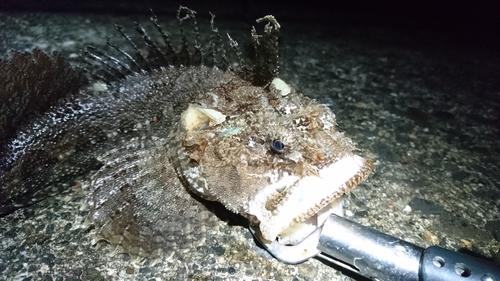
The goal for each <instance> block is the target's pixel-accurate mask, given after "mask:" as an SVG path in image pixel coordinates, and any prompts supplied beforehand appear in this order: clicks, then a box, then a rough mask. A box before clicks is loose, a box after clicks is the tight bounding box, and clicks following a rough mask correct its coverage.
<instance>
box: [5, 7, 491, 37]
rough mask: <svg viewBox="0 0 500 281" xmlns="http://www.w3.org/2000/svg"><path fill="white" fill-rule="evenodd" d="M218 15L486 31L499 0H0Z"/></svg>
mask: <svg viewBox="0 0 500 281" xmlns="http://www.w3.org/2000/svg"><path fill="white" fill-rule="evenodd" d="M180 4H182V5H184V6H188V7H189V8H191V9H193V10H195V11H211V12H213V13H215V14H216V15H217V16H218V17H228V18H229V17H238V18H243V19H244V18H252V19H253V18H255V17H259V16H262V13H263V12H266V13H270V14H273V15H275V16H277V17H280V18H281V19H282V20H297V21H299V20H300V21H314V22H323V23H350V24H377V25H393V26H405V27H431V28H440V29H441V28H442V29H463V30H467V31H473V30H475V31H477V32H490V31H493V30H495V31H498V30H499V29H500V4H499V3H498V1H494V0H491V1H404V0H398V1H396V0H390V1H368V0H366V1H363V0H354V1H353V0H350V1H300V2H293V1H282V2H275V1H262V0H260V1H249V0H243V1H235V0H223V1H213V2H210V1H199V0H183V1H165V0H163V1H161V0H142V1H133V0H120V1H118V0H108V1H103V0H85V1H74V0H40V1H34V0H2V1H0V9H2V10H4V11H47V12H89V13H113V14H130V13H134V14H136V13H149V9H150V8H152V9H154V11H155V13H156V14H163V13H173V12H175V11H176V10H177V8H178V7H179V5H180Z"/></svg>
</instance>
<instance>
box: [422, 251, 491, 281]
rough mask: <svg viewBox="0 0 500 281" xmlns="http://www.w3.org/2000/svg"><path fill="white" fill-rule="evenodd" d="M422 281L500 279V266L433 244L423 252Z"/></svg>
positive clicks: (481, 280)
mask: <svg viewBox="0 0 500 281" xmlns="http://www.w3.org/2000/svg"><path fill="white" fill-rule="evenodd" d="M419 280H421V281H438V280H443V281H448V280H453V281H460V280H464V281H500V266H499V265H495V264H493V263H490V262H488V261H484V260H481V259H478V258H475V257H472V256H469V255H465V254H462V253H458V252H454V251H450V250H446V249H443V248H441V247H437V246H431V247H429V248H427V249H425V251H424V252H423V254H422V257H421V260H420V270H419Z"/></svg>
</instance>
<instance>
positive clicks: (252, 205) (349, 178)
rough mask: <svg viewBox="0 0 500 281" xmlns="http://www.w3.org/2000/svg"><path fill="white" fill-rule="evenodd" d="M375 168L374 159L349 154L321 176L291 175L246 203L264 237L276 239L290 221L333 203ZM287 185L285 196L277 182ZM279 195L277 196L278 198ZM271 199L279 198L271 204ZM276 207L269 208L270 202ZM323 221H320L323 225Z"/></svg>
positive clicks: (304, 216)
mask: <svg viewBox="0 0 500 281" xmlns="http://www.w3.org/2000/svg"><path fill="white" fill-rule="evenodd" d="M372 169H373V164H372V162H371V160H365V159H363V158H362V157H360V156H357V155H349V156H345V157H343V158H341V159H340V160H338V161H336V162H334V163H332V164H330V165H329V166H326V167H324V168H323V169H321V170H320V171H319V175H318V176H306V177H303V178H298V177H297V176H293V175H290V176H288V178H287V176H285V177H283V178H281V179H280V180H279V181H278V182H276V183H274V184H271V185H269V186H267V187H265V188H263V189H262V190H261V191H260V192H259V194H257V195H256V196H255V197H254V199H253V200H250V201H249V203H248V204H247V205H246V206H245V209H246V210H245V211H246V213H247V214H249V215H251V216H252V217H255V218H256V222H257V223H255V224H257V225H258V226H259V230H260V233H261V234H262V238H263V240H266V241H274V240H276V238H277V237H278V236H279V234H280V233H281V232H282V231H283V230H285V229H287V228H288V227H290V226H291V225H294V224H297V223H301V222H303V221H305V220H307V219H308V218H310V217H311V216H313V215H315V214H317V213H318V212H319V211H320V210H322V209H323V208H325V207H326V206H327V205H328V204H330V203H332V202H333V201H334V200H335V199H336V198H339V197H340V196H342V195H343V194H345V193H346V192H347V191H349V190H350V189H352V188H353V187H354V186H356V185H357V184H359V183H360V182H361V181H362V180H364V179H365V178H366V177H367V176H368V174H369V173H370V172H371V170H372ZM279 185H287V186H288V187H287V188H286V189H285V190H286V191H285V192H284V194H283V196H282V197H280V196H281V195H280V194H278V191H276V189H277V188H276V186H279ZM276 198H278V199H276ZM268 200H276V202H278V203H276V204H274V203H273V204H270V203H269V201H268ZM270 205H271V206H273V207H274V206H275V208H269V206H270ZM323 223H324V221H323V222H319V223H318V225H317V226H318V227H320V226H321V225H322V224H323Z"/></svg>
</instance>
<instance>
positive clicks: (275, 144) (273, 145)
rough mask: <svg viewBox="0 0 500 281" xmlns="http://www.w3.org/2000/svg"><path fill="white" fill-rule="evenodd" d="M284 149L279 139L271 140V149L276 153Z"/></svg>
mask: <svg viewBox="0 0 500 281" xmlns="http://www.w3.org/2000/svg"><path fill="white" fill-rule="evenodd" d="M284 149H285V144H283V143H282V142H281V141H280V140H276V139H275V140H273V142H272V143H271V150H272V151H274V152H277V153H281V152H283V150H284Z"/></svg>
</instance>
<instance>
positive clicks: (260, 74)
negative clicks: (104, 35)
mask: <svg viewBox="0 0 500 281" xmlns="http://www.w3.org/2000/svg"><path fill="white" fill-rule="evenodd" d="M195 14H196V13H195V11H193V10H191V9H188V8H186V7H183V6H181V7H180V8H179V10H178V13H177V19H178V20H179V26H180V34H181V46H180V48H179V49H176V48H175V47H174V46H173V44H172V43H171V38H169V36H168V34H167V32H165V31H164V30H163V29H162V28H161V26H160V24H159V22H158V20H157V18H156V16H154V15H153V17H152V22H153V25H154V26H155V27H156V28H157V32H158V33H159V34H160V36H161V37H162V39H163V44H162V45H160V44H159V43H157V42H155V41H154V40H153V39H152V37H150V35H149V33H148V32H147V31H146V30H145V29H144V28H143V27H142V26H140V25H139V24H136V25H135V29H136V31H137V32H138V33H139V34H140V36H141V37H142V38H143V41H144V46H143V47H139V46H137V45H136V44H135V43H134V42H133V40H132V39H130V37H129V36H128V34H127V33H126V32H125V31H124V29H123V28H122V27H120V26H117V27H116V29H117V31H118V32H120V33H121V34H122V35H123V37H124V38H125V41H126V42H127V43H128V44H130V46H131V48H132V51H128V52H127V51H125V50H123V49H122V48H121V47H119V46H118V45H117V44H114V43H112V42H109V43H108V45H109V46H110V48H111V49H113V50H114V51H115V54H111V53H110V52H106V51H103V50H101V49H99V48H96V47H93V46H89V47H88V48H87V50H86V55H85V61H84V65H85V67H84V68H82V69H79V68H73V67H71V66H70V65H69V64H68V62H67V61H66V60H65V59H64V58H62V57H61V56H60V55H59V54H57V53H55V54H52V55H47V54H45V53H43V52H41V51H38V50H33V52H32V54H31V55H25V54H21V53H14V54H13V55H12V59H11V60H10V61H7V62H2V63H1V64H0V70H1V71H0V72H1V74H0V82H1V83H0V84H1V85H3V86H0V87H2V88H0V97H2V108H1V112H2V113H1V118H0V122H1V123H0V126H1V130H2V131H1V133H2V138H1V139H0V148H1V151H0V185H1V188H0V216H6V215H8V214H10V213H12V212H14V211H16V210H17V209H19V208H22V207H25V206H29V205H33V204H36V203H37V202H39V201H41V200H44V199H45V198H47V197H49V196H52V195H54V194H58V193H60V192H63V191H64V190H65V189H67V188H68V187H69V186H72V185H74V184H75V183H76V182H78V180H79V179H81V178H82V177H83V178H86V177H88V178H90V190H89V192H88V195H87V199H86V202H85V204H86V206H87V208H88V210H89V213H88V220H89V221H90V223H91V224H92V225H93V226H94V228H95V230H96V234H97V236H98V237H100V239H103V240H105V241H107V242H109V243H110V244H112V245H116V246H118V247H120V248H121V249H123V251H125V252H127V253H129V254H130V255H133V256H141V257H151V256H161V255H164V254H165V253H168V252H169V250H170V249H171V245H172V244H173V243H178V240H179V239H182V240H183V242H182V243H199V241H203V239H206V233H205V232H206V230H207V229H210V228H211V227H215V226H216V225H217V224H218V223H219V221H220V218H219V217H218V216H217V215H216V214H214V205H212V204H211V203H210V202H212V201H213V202H219V203H220V204H221V205H222V206H223V207H224V208H225V209H226V210H228V211H229V212H232V213H234V214H238V215H240V216H242V217H243V218H245V219H247V220H248V222H249V224H250V225H252V226H254V227H256V228H257V229H258V231H259V235H260V237H261V238H262V239H261V240H263V241H278V242H279V243H282V244H286V245H293V244H296V243H299V242H300V241H302V240H303V239H304V238H305V237H306V236H308V235H309V234H310V233H311V232H312V231H313V230H314V229H316V228H318V227H321V225H322V224H323V223H324V221H325V220H326V217H327V216H328V214H329V213H331V212H337V213H342V196H343V195H344V194H345V193H346V192H348V191H349V190H350V189H352V188H354V187H355V186H356V185H358V184H359V183H361V182H362V181H363V180H365V179H366V178H367V177H368V176H369V174H370V173H371V172H372V171H373V169H374V167H373V161H372V160H370V159H364V158H362V157H361V156H359V155H357V154H356V153H355V152H356V151H358V150H359V149H358V148H357V147H356V146H355V144H354V143H353V141H352V140H351V139H350V138H349V137H348V136H346V135H345V134H344V133H343V132H339V131H338V130H337V123H336V116H335V114H334V112H332V110H331V109H330V108H328V107H327V106H326V105H323V104H320V103H318V102H317V101H315V100H313V99H311V98H308V97H307V96H306V95H304V94H302V93H300V92H299V91H298V90H296V89H294V88H293V87H292V86H290V85H289V84H287V83H286V82H285V81H283V80H282V79H280V78H279V71H278V70H279V65H278V51H279V48H278V33H279V30H280V28H281V26H280V24H279V23H278V22H277V20H276V19H275V18H274V17H273V16H271V15H268V16H265V17H262V18H260V19H258V20H257V23H259V24H263V25H264V28H263V33H262V34H258V33H257V30H256V28H252V30H251V36H250V40H251V42H252V43H251V44H252V46H253V55H249V56H245V55H244V54H243V52H242V51H240V48H239V44H238V42H236V41H235V40H233V39H232V38H231V37H230V36H229V35H228V38H227V41H228V42H229V43H228V45H229V48H226V46H225V44H224V41H223V40H222V38H221V36H220V34H219V32H218V30H217V28H216V27H215V25H214V16H213V15H212V19H211V22H210V39H209V42H208V43H203V42H202V39H201V37H200V33H199V32H198V27H197V22H196V17H195ZM189 23H190V24H191V25H192V26H193V32H192V34H189V35H188V34H186V32H185V29H184V26H185V25H186V24H189ZM188 38H194V39H193V41H194V42H193V43H191V44H190V43H188ZM226 49H229V50H231V51H232V53H233V58H231V57H230V54H229V52H227V50H226ZM143 53H147V54H146V55H144V54H143ZM118 56H121V58H118Z"/></svg>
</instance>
